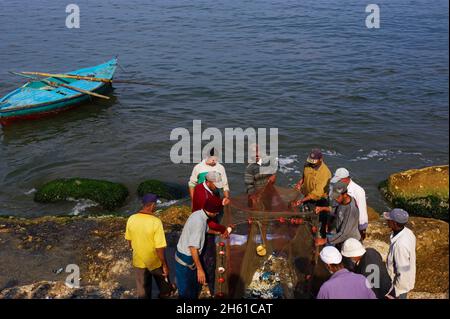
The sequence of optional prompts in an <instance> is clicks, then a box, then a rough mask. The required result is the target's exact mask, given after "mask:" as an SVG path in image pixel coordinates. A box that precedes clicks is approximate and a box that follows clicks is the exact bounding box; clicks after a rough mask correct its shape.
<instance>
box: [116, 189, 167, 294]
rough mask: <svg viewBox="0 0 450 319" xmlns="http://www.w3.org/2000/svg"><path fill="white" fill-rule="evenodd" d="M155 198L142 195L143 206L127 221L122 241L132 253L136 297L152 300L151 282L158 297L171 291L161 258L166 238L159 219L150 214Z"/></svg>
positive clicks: (164, 263) (152, 210) (165, 268)
mask: <svg viewBox="0 0 450 319" xmlns="http://www.w3.org/2000/svg"><path fill="white" fill-rule="evenodd" d="M157 199H158V197H157V196H156V195H155V194H151V193H149V194H146V195H144V197H143V198H142V204H143V207H142V208H141V210H140V211H139V212H137V213H136V214H134V215H131V216H130V218H128V221H127V226H126V232H125V239H126V240H128V243H129V245H130V248H131V249H132V251H133V267H134V268H135V277H136V287H137V296H138V298H142V299H147V298H151V297H152V279H155V281H156V285H157V286H158V288H159V292H160V294H159V296H160V298H164V297H169V296H170V295H171V294H172V293H173V292H174V290H175V288H174V287H173V285H171V284H170V281H169V266H168V264H167V262H166V258H165V255H164V254H165V248H166V246H167V244H166V237H165V234H164V229H163V225H162V222H161V220H160V219H159V218H158V217H156V216H154V215H153V212H154V211H155V207H156V201H157Z"/></svg>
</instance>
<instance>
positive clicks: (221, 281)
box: [217, 277, 225, 284]
mask: <svg viewBox="0 0 450 319" xmlns="http://www.w3.org/2000/svg"><path fill="white" fill-rule="evenodd" d="M217 281H218V282H220V283H221V284H223V283H224V282H225V278H223V277H220V278H219V279H217Z"/></svg>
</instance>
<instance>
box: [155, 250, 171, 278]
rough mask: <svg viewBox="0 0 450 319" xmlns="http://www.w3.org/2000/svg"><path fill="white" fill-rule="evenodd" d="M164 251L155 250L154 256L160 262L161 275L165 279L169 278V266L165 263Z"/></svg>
mask: <svg viewBox="0 0 450 319" xmlns="http://www.w3.org/2000/svg"><path fill="white" fill-rule="evenodd" d="M165 250H166V248H165V247H162V248H156V254H157V255H158V258H159V260H161V263H162V268H163V275H164V276H166V277H167V276H169V266H168V264H167V262H166V256H165Z"/></svg>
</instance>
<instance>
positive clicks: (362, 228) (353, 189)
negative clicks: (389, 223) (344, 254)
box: [330, 167, 369, 241]
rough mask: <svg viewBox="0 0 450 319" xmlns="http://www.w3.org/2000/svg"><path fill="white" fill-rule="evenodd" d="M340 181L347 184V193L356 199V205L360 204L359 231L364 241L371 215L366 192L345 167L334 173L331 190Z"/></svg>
mask: <svg viewBox="0 0 450 319" xmlns="http://www.w3.org/2000/svg"><path fill="white" fill-rule="evenodd" d="M339 181H341V182H344V183H345V184H347V193H348V194H349V195H350V196H351V197H353V198H354V199H355V201H356V206H358V209H359V232H360V234H361V241H363V240H364V238H365V237H366V229H367V226H368V223H369V217H368V215H367V203H366V192H365V191H364V189H363V188H362V187H361V186H359V185H358V184H356V183H355V182H354V181H353V180H352V179H351V178H350V173H349V171H348V170H347V169H345V168H343V167H341V168H338V169H337V170H336V172H335V173H334V176H333V178H332V179H331V180H330V185H331V187H330V191H331V189H332V187H333V184H336V183H337V182H339Z"/></svg>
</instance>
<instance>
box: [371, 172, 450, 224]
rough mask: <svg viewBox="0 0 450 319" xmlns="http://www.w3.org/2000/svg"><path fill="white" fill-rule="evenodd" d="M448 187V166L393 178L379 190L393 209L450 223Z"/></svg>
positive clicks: (397, 175)
mask: <svg viewBox="0 0 450 319" xmlns="http://www.w3.org/2000/svg"><path fill="white" fill-rule="evenodd" d="M448 183H449V181H448V165H442V166H431V167H426V168H422V169H411V170H407V171H404V172H400V173H396V174H392V175H391V176H389V178H388V179H387V180H386V181H384V182H382V183H381V184H380V185H379V188H380V191H381V192H382V194H383V195H384V196H385V198H386V199H387V200H388V201H389V202H390V203H392V205H393V206H395V207H399V208H403V209H405V210H407V211H408V212H409V213H410V214H411V215H416V216H423V217H431V218H437V219H442V220H446V221H448V220H449V218H448V194H449V184H448Z"/></svg>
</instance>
